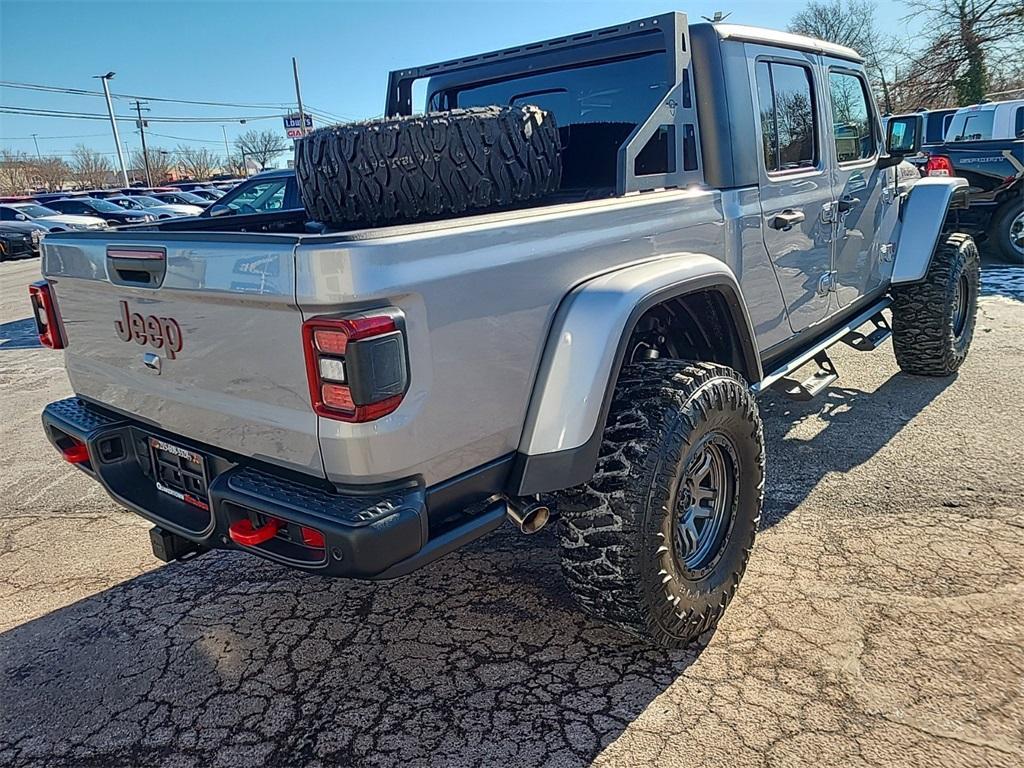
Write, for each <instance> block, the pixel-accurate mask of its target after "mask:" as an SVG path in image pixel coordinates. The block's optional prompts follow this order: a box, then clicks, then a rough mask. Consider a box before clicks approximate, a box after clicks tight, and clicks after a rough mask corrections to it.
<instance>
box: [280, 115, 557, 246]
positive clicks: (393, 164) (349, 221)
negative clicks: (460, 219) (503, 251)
mask: <svg viewBox="0 0 1024 768" xmlns="http://www.w3.org/2000/svg"><path fill="white" fill-rule="evenodd" d="M295 173H296V178H297V180H298V185H299V194H300V195H301V197H302V202H303V205H304V206H305V208H306V212H307V213H308V214H309V216H310V217H311V218H313V219H315V220H317V221H320V222H324V223H327V224H331V225H335V226H339V227H351V226H352V225H358V226H377V225H382V224H393V223H403V222H412V221H418V220H424V219H431V218H438V217H443V216H451V215H459V214H463V213H466V212H467V211H472V210H477V209H481V210H482V209H492V208H495V209H496V208H504V207H509V206H515V205H520V204H523V203H526V202H528V201H530V200H533V199H535V198H538V197H541V196H543V195H546V194H548V193H551V192H554V191H556V190H557V189H558V187H559V184H560V183H561V176H562V162H561V144H560V140H559V134H558V127H557V125H556V124H555V120H554V117H553V116H552V115H551V114H550V113H548V112H545V111H544V110H541V109H539V108H537V107H532V106H522V107H473V108H467V109H453V110H450V111H447V112H428V113H426V114H422V115H413V116H407V117H390V118H382V119H376V120H367V121H363V122H358V123H347V124H344V125H333V126H328V127H325V128H321V129H319V130H316V131H314V132H313V133H311V134H309V135H308V136H305V137H304V138H302V139H301V140H300V141H299V142H298V143H297V146H296V152H295Z"/></svg>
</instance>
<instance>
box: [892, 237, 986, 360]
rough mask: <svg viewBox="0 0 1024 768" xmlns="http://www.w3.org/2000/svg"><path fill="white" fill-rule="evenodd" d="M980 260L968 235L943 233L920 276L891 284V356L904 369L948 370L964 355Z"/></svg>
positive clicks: (968, 343) (971, 328)
mask: <svg viewBox="0 0 1024 768" xmlns="http://www.w3.org/2000/svg"><path fill="white" fill-rule="evenodd" d="M979 281H980V262H979V258H978V248H977V246H975V244H974V240H972V239H971V237H970V236H969V235H963V234H958V233H956V234H952V235H947V236H946V239H945V240H944V241H943V242H941V243H940V244H939V245H938V247H936V249H935V253H934V254H933V255H932V262H931V265H930V266H929V267H928V272H927V273H926V274H925V277H924V280H922V281H921V282H918V283H911V284H909V285H901V286H897V287H896V288H894V289H893V305H892V320H893V322H892V336H893V350H894V351H895V352H896V362H897V364H899V366H900V368H901V369H902V370H904V371H906V372H907V373H914V374H918V375H920V376H948V375H950V374H952V373H954V372H955V371H956V370H957V369H958V368H959V367H960V366H961V365H962V364H963V362H964V360H965V359H966V357H967V351H968V350H969V349H970V346H971V340H972V339H973V338H974V324H975V318H976V315H977V309H978V288H979Z"/></svg>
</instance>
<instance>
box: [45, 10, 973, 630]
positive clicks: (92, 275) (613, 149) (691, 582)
mask: <svg viewBox="0 0 1024 768" xmlns="http://www.w3.org/2000/svg"><path fill="white" fill-rule="evenodd" d="M423 80H425V81H426V99H427V101H426V103H425V104H424V105H423V107H424V108H425V111H423V112H418V113H414V111H413V104H412V89H413V84H414V83H416V82H417V81H423ZM385 114H386V115H387V116H388V117H386V118H383V119H380V120H373V121H368V122H365V123H357V124H351V125H343V126H332V127H328V128H323V129H320V130H318V131H317V132H315V133H313V134H311V135H309V136H307V137H304V138H303V139H302V140H301V141H300V142H299V143H298V146H297V151H296V172H297V173H296V176H297V179H298V182H299V189H300V192H301V195H302V200H303V203H304V208H305V211H304V212H303V211H299V212H298V213H299V214H301V215H299V216H296V215H295V214H296V212H295V211H283V212H282V214H281V217H280V218H279V219H277V220H275V221H270V222H268V216H267V214H261V215H260V217H259V220H258V221H253V220H250V219H249V218H247V217H246V216H245V215H237V216H225V217H218V218H212V219H206V220H202V221H200V220H197V219H192V220H188V221H184V222H170V223H168V224H154V225H149V226H143V227H135V228H131V229H122V230H119V231H111V232H97V233H91V232H90V233H75V234H61V235H53V236H50V237H47V238H46V240H45V241H44V246H43V251H44V258H43V272H44V277H45V280H44V281H42V282H40V283H37V284H35V285H33V286H32V287H31V297H32V302H33V306H34V309H35V315H36V319H37V322H38V326H39V333H40V337H41V339H42V341H43V343H44V344H46V345H47V346H50V347H52V348H54V349H63V350H64V355H65V360H66V366H67V372H68V376H69V378H70V381H71V384H72V387H73V389H74V392H75V393H76V395H75V397H73V398H71V399H67V400H63V401H60V402H56V403H52V404H50V405H49V406H47V408H46V409H45V411H44V413H43V424H44V428H45V430H46V433H47V435H48V436H49V439H50V440H51V442H52V443H53V445H54V446H55V448H56V449H57V450H58V451H59V452H60V453H61V454H62V455H63V457H64V458H65V459H66V460H67V461H69V462H71V463H73V464H75V465H77V466H78V467H79V468H81V469H82V470H83V471H85V472H87V473H88V474H89V475H91V476H92V477H94V478H95V479H96V480H97V481H98V482H99V483H101V484H102V485H103V486H104V488H105V489H106V490H107V491H108V492H109V493H110V494H111V496H112V497H113V498H114V499H116V500H117V501H118V502H120V503H121V504H123V505H124V506H126V507H128V508H129V509H131V510H133V511H134V512H136V513H138V514H139V515H141V516H143V517H144V518H146V519H147V520H150V521H152V522H153V523H154V525H155V527H154V528H153V531H152V540H153V545H154V551H155V552H156V554H157V555H158V556H159V557H161V558H162V559H164V560H172V559H179V558H187V557H190V556H192V555H194V554H196V553H201V552H205V551H207V550H211V549H236V550H242V551H245V552H248V553H251V554H253V555H258V556H261V557H264V558H268V559H270V560H273V561H275V562H278V563H282V564H284V565H288V566H292V567H296V568H301V569H304V570H307V571H310V572H313V573H319V574H323V575H325V576H345V577H355V578H371V579H390V578H394V577H397V576H401V575H403V574H407V573H409V572H410V571H412V570H414V569H416V568H418V567H420V566H423V565H425V564H427V563H429V562H431V561H434V560H436V559H437V558H440V557H442V556H443V555H445V554H446V553H449V552H451V551H452V550H454V549H456V548H458V547H460V546H462V545H464V544H466V543H468V542H470V541H472V540H475V539H477V538H479V537H481V536H483V535H485V534H487V533H488V532H490V531H492V530H494V529H495V528H497V527H498V526H499V525H501V524H502V523H503V521H505V520H506V519H511V520H513V521H514V522H515V524H516V525H518V526H519V527H520V529H521V530H522V531H523V532H525V533H531V532H533V531H536V530H538V529H539V528H541V527H542V526H543V525H544V524H545V523H546V522H547V521H548V519H549V517H555V516H556V513H557V518H558V525H559V540H560V545H561V552H562V560H563V564H564V574H565V578H566V582H567V584H568V587H569V589H570V591H571V592H572V594H573V595H574V596H575V598H576V599H577V601H578V602H579V604H580V605H581V606H582V607H583V608H585V609H586V610H588V611H590V612H591V613H593V614H594V615H595V616H597V617H600V618H602V619H603V620H606V621H609V622H611V623H614V624H616V625H618V626H620V627H623V628H625V629H627V630H629V631H632V632H634V633H636V634H638V635H640V636H641V637H644V638H646V639H647V640H649V641H652V642H655V643H658V644H662V645H666V646H679V645H685V644H686V643H688V642H690V641H692V640H694V639H695V638H697V637H699V636H701V635H703V634H704V633H706V632H708V631H709V630H710V629H712V628H713V627H714V626H715V624H716V622H717V621H718V619H719V618H720V616H721V615H722V613H723V611H724V610H725V608H726V606H727V604H728V603H729V601H730V600H731V599H732V597H733V595H734V594H735V591H736V589H737V586H738V583H739V581H740V579H741V577H742V574H743V571H744V569H745V567H746V564H747V560H748V558H749V555H750V552H751V548H752V545H753V542H754V535H755V533H756V530H757V527H758V520H759V517H760V513H761V506H762V496H763V490H764V462H765V455H764V442H763V438H762V427H761V421H760V417H759V415H758V408H757V404H756V399H757V396H758V395H759V394H760V393H762V392H764V391H765V390H766V389H767V388H769V387H774V388H776V389H778V390H782V391H784V392H786V393H788V394H789V395H791V396H792V397H796V398H805V399H806V398H811V397H814V396H815V395H816V394H818V393H819V392H821V391H822V390H823V389H824V388H826V387H827V386H828V385H829V384H830V383H831V382H832V381H834V380H835V379H836V377H837V373H836V371H835V368H834V367H833V365H832V362H831V360H830V358H829V356H828V349H829V348H830V347H831V346H832V345H834V344H838V343H845V344H848V345H850V346H852V347H854V348H856V349H858V350H863V351H870V350H873V349H875V348H876V347H878V346H879V345H880V344H881V343H882V342H883V341H885V340H886V339H888V338H889V337H890V336H891V337H892V338H893V344H894V348H895V353H896V360H897V363H898V364H899V366H900V367H901V368H902V369H903V370H904V371H907V372H908V373H913V374H918V375H929V376H943V375H949V374H952V373H953V372H954V371H956V370H957V368H958V367H959V365H960V364H961V363H962V362H963V360H964V357H965V355H966V354H967V350H968V347H969V345H970V342H971V337H972V334H973V331H974V322H975V305H976V299H977V293H978V278H979V266H978V254H977V250H976V248H975V246H974V244H973V242H972V241H971V239H970V238H969V237H967V236H964V235H962V234H958V233H956V232H953V231H951V230H952V227H951V224H950V222H951V221H952V220H953V219H954V218H955V217H951V216H950V215H949V211H950V210H951V209H956V208H957V207H959V206H962V205H963V204H964V202H963V199H964V196H963V194H962V190H963V189H964V186H965V185H964V182H963V180H961V179H957V178H928V179H919V177H918V174H917V173H916V172H915V171H914V170H913V168H912V167H911V166H909V164H906V163H902V161H901V158H903V157H905V156H908V155H913V154H915V153H916V152H917V150H918V146H919V144H920V139H921V125H920V117H919V116H907V117H903V118H898V119H893V120H892V121H890V122H889V124H888V128H887V135H885V136H883V132H882V125H881V121H880V119H879V116H878V110H877V108H876V106H875V103H874V100H873V98H872V96H871V91H870V89H869V87H868V82H867V80H866V78H865V74H864V67H863V63H862V60H861V58H860V57H859V56H858V55H857V53H855V52H854V51H852V50H849V49H847V48H843V47H839V46H836V45H832V44H829V43H825V42H821V41H818V40H812V39H808V38H804V37H798V36H795V35H789V34H784V33H778V32H771V31H766V30H761V29H753V28H749V27H742V26H735V25H728V24H696V25H693V26H690V25H688V23H687V20H686V16H685V15H684V14H682V13H669V14H665V15H661V16H656V17H650V18H645V19H641V20H637V21H633V22H629V23H626V24H622V25H620V26H616V27H610V28H606V29H599V30H595V31H592V32H585V33H581V34H577V35H571V36H567V37H563V38H559V39H555V40H547V41H544V42H540V43H535V44H530V45H524V46H520V47H516V48H510V49H507V50H501V51H494V52H491V53H486V54H482V55H479V56H471V57H466V58H461V59H458V60H455V61H447V62H441V63H438V64H432V65H428V66H422V67H416V68H411V69H406V70H399V71H396V72H393V73H391V77H390V80H389V83H388V93H387V102H386V111H385ZM908 170H909V173H908ZM270 218H273V217H270ZM890 317H891V325H890V320H889V318H890ZM801 368H807V369H809V376H807V377H805V376H802V375H797V371H798V369H801Z"/></svg>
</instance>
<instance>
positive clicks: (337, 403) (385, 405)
mask: <svg viewBox="0 0 1024 768" xmlns="http://www.w3.org/2000/svg"><path fill="white" fill-rule="evenodd" d="M302 341H303V346H304V348H305V355H306V376H307V378H308V379H309V395H310V401H311V403H312V405H313V410H314V411H315V412H316V413H317V414H319V415H320V416H324V417H326V418H329V419H337V420H339V421H349V422H367V421H373V420H375V419H379V418H381V417H382V416H386V415H388V414H389V413H391V412H392V411H394V410H395V409H396V408H398V406H399V405H400V404H401V402H402V398H403V397H404V396H405V392H406V390H407V389H408V387H409V373H408V365H407V357H406V344H405V332H404V322H403V315H402V313H401V311H399V310H397V309H391V308H389V309H383V310H371V311H368V312H363V313H360V314H357V315H347V316H345V317H314V318H312V319H310V320H307V321H306V322H305V323H303V324H302Z"/></svg>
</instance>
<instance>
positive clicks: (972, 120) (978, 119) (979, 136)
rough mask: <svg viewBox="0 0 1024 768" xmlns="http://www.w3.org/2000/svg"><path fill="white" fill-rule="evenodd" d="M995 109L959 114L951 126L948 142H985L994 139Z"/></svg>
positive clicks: (947, 135) (948, 132) (947, 137)
mask: <svg viewBox="0 0 1024 768" xmlns="http://www.w3.org/2000/svg"><path fill="white" fill-rule="evenodd" d="M995 114H996V113H995V110H994V109H986V110H984V111H977V112H957V113H956V114H955V115H954V116H953V122H951V123H950V124H949V130H948V131H947V133H946V141H985V140H986V139H991V138H992V120H993V118H994V117H995Z"/></svg>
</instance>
